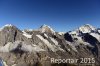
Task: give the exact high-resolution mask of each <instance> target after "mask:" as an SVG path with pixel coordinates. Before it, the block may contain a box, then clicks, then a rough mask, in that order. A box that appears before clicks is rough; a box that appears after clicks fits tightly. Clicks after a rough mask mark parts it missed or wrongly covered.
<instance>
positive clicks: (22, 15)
mask: <svg viewBox="0 0 100 66" xmlns="http://www.w3.org/2000/svg"><path fill="white" fill-rule="evenodd" d="M5 24H13V25H15V26H17V27H18V28H20V29H27V28H32V29H37V28H39V27H40V26H41V25H43V24H47V25H49V26H51V27H52V28H53V29H54V30H56V31H69V30H73V29H75V28H77V27H79V26H81V25H84V24H91V25H93V26H96V27H100V0H0V27H2V26H3V25H5Z"/></svg>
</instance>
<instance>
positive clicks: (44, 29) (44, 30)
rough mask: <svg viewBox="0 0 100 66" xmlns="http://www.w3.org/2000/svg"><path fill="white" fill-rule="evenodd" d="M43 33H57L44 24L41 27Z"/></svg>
mask: <svg viewBox="0 0 100 66" xmlns="http://www.w3.org/2000/svg"><path fill="white" fill-rule="evenodd" d="M39 30H40V31H41V32H51V33H55V31H54V30H53V29H52V28H51V27H50V26H48V25H46V24H44V25H42V26H41V27H40V29H39Z"/></svg>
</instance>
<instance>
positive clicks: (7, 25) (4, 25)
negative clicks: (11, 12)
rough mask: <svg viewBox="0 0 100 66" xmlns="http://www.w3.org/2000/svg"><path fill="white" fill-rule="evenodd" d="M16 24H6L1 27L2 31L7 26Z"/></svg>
mask: <svg viewBox="0 0 100 66" xmlns="http://www.w3.org/2000/svg"><path fill="white" fill-rule="evenodd" d="M13 26H14V25H12V24H6V25H4V26H3V27H1V28H0V31H2V30H3V29H4V28H5V27H13Z"/></svg>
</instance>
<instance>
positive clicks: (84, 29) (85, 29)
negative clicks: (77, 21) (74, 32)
mask: <svg viewBox="0 0 100 66" xmlns="http://www.w3.org/2000/svg"><path fill="white" fill-rule="evenodd" d="M95 29H96V28H95V27H93V26H92V25H90V24H85V25H83V26H81V27H79V29H78V30H80V31H81V32H82V33H89V32H91V31H92V30H95Z"/></svg>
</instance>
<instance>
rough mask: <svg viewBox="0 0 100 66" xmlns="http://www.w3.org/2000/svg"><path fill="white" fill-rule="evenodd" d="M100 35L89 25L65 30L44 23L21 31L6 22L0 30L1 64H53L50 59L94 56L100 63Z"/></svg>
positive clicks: (17, 65)
mask: <svg viewBox="0 0 100 66" xmlns="http://www.w3.org/2000/svg"><path fill="white" fill-rule="evenodd" d="M99 37H100V34H99V32H98V29H96V28H94V27H92V26H91V25H85V26H82V27H80V28H79V29H77V30H75V31H71V32H67V33H65V32H55V31H54V30H53V29H52V28H50V27H49V26H47V25H44V26H42V27H41V28H39V29H38V30H24V31H21V30H20V29H18V28H16V27H15V26H12V25H6V26H4V27H3V28H2V29H1V30H0V58H1V59H2V62H3V64H4V66H53V65H55V64H52V63H51V62H50V59H51V58H61V59H75V58H77V59H79V58H95V61H96V63H95V64H96V65H100V63H99V62H100V60H99V59H100V38H99ZM62 66H64V64H63V65H62ZM65 66H66V65H65Z"/></svg>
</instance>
